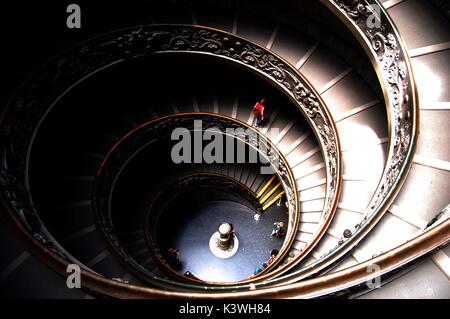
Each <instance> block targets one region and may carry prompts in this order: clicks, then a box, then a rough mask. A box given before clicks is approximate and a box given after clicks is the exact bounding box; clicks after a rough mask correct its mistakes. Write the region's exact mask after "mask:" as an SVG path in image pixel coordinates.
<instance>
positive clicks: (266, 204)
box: [256, 175, 284, 211]
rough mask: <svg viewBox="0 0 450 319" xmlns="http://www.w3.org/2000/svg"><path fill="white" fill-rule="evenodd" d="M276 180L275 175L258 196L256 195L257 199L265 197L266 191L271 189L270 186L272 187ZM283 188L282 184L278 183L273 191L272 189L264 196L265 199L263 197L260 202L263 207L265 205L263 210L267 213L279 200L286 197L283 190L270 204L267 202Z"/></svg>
mask: <svg viewBox="0 0 450 319" xmlns="http://www.w3.org/2000/svg"><path fill="white" fill-rule="evenodd" d="M274 180H275V175H273V176H272V177H271V178H270V179H269V181H268V182H267V183H266V184H265V185H264V187H263V188H262V189H261V190H260V191H259V192H258V194H257V195H256V198H260V197H261V196H263V195H264V194H265V193H266V191H267V190H268V189H269V187H270V185H272V183H273V181H274ZM280 186H281V182H278V183H277V184H276V185H275V186H273V187H272V189H270V191H269V192H268V193H267V194H265V195H264V197H262V198H261V199H260V200H259V203H260V204H261V205H264V206H263V208H262V210H263V211H265V210H267V209H268V208H269V207H270V206H272V205H273V204H274V203H275V202H276V201H277V200H279V199H280V198H281V196H283V195H284V190H282V191H281V192H280V193H278V194H277V195H276V196H275V197H274V198H272V199H271V200H270V201H269V202H267V201H268V200H269V199H270V198H271V196H272V195H273V193H275V191H276V190H277V189H278V188H280Z"/></svg>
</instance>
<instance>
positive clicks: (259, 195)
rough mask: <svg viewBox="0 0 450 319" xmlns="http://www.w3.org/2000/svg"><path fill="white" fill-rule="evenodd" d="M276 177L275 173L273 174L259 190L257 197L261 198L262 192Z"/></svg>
mask: <svg viewBox="0 0 450 319" xmlns="http://www.w3.org/2000/svg"><path fill="white" fill-rule="evenodd" d="M274 179H275V175H273V176H272V177H271V178H270V180H269V181H268V182H267V183H266V185H264V187H263V188H262V189H261V190H260V191H259V193H258V194H257V195H256V198H260V197H261V196H262V194H264V192H265V191H266V189H267V188H269V186H270V184H272V182H273V180H274Z"/></svg>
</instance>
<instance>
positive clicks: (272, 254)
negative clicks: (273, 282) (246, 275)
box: [253, 249, 279, 275]
mask: <svg viewBox="0 0 450 319" xmlns="http://www.w3.org/2000/svg"><path fill="white" fill-rule="evenodd" d="M278 253H279V251H278V249H272V251H271V252H270V257H269V259H268V260H267V261H266V262H264V263H263V264H262V266H261V267H260V266H256V268H255V271H254V272H253V275H256V274H258V273H260V272H261V271H263V270H264V269H266V268H267V267H269V265H270V264H272V263H273V261H274V260H275V258H276V257H277V255H278Z"/></svg>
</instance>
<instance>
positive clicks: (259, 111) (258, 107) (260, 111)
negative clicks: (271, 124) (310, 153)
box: [253, 99, 266, 128]
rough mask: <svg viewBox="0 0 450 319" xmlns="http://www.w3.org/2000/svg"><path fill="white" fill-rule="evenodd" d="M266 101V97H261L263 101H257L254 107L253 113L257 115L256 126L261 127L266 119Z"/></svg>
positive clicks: (254, 122)
mask: <svg viewBox="0 0 450 319" xmlns="http://www.w3.org/2000/svg"><path fill="white" fill-rule="evenodd" d="M265 101H266V100H265V99H261V101H259V102H256V104H255V106H254V107H253V115H254V116H255V117H254V119H253V126H254V127H256V128H258V127H260V125H261V123H262V122H263V121H264V109H265V108H266V107H265V106H264V102H265Z"/></svg>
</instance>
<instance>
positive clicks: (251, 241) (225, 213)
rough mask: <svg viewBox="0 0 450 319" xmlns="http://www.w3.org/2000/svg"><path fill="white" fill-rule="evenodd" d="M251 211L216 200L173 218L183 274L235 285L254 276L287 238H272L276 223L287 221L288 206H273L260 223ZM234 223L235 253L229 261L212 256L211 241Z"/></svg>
mask: <svg viewBox="0 0 450 319" xmlns="http://www.w3.org/2000/svg"><path fill="white" fill-rule="evenodd" d="M254 214H255V212H254V211H252V210H251V209H250V208H248V207H246V206H244V205H242V204H239V203H237V202H233V201H213V202H209V203H206V204H204V205H202V206H201V207H199V208H198V209H196V210H195V211H194V212H184V214H181V215H182V216H184V217H185V218H178V219H177V224H176V225H175V224H174V223H175V221H174V220H175V219H172V226H173V236H171V237H170V239H169V241H170V246H171V247H176V248H178V249H180V251H181V256H180V260H181V264H180V266H179V269H177V270H178V271H179V272H180V273H185V272H186V271H189V272H191V273H192V274H193V275H195V276H196V277H198V278H200V279H202V280H206V281H214V282H233V281H239V280H243V279H246V278H248V277H249V276H251V275H253V272H254V271H255V268H256V267H257V266H259V267H261V265H262V264H263V263H264V262H266V261H267V260H268V259H269V257H270V252H271V251H272V249H280V247H281V246H282V244H283V241H284V238H281V239H280V238H275V237H272V236H271V232H272V227H273V223H274V222H277V221H284V222H285V223H286V222H287V217H288V216H287V214H286V207H284V206H281V207H277V206H276V205H274V206H273V207H272V208H270V209H269V210H267V211H266V212H265V213H264V214H263V215H262V216H260V218H259V220H255V218H254ZM223 222H227V223H231V224H232V225H233V226H234V228H235V230H236V236H237V237H238V238H239V248H238V251H237V252H236V254H235V255H234V256H232V257H230V258H227V259H221V258H218V257H216V256H214V255H213V253H212V252H211V250H210V248H209V240H210V238H211V235H212V234H214V233H215V232H216V231H217V229H218V226H219V225H220V224H221V223H223Z"/></svg>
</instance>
